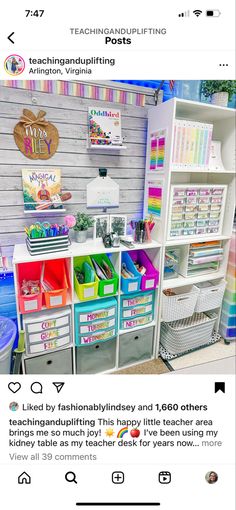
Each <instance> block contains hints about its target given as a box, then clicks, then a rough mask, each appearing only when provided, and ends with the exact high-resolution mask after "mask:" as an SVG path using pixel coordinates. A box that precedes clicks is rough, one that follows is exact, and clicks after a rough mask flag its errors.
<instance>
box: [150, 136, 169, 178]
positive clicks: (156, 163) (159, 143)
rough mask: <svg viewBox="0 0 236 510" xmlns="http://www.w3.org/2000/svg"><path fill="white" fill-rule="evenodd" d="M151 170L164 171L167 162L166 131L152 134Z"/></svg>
mask: <svg viewBox="0 0 236 510" xmlns="http://www.w3.org/2000/svg"><path fill="white" fill-rule="evenodd" d="M150 139H151V151H150V170H163V169H164V162H165V144H166V129H159V130H158V131H156V132H155V133H152V134H151V137H150Z"/></svg>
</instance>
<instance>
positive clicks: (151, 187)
mask: <svg viewBox="0 0 236 510" xmlns="http://www.w3.org/2000/svg"><path fill="white" fill-rule="evenodd" d="M161 207H162V183H161V182H159V181H149V182H148V214H152V215H155V216H158V217H159V218H160V216H161Z"/></svg>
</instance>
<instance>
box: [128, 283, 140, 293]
mask: <svg viewBox="0 0 236 510" xmlns="http://www.w3.org/2000/svg"><path fill="white" fill-rule="evenodd" d="M135 290H138V282H131V283H129V285H128V291H129V292H134V291H135Z"/></svg>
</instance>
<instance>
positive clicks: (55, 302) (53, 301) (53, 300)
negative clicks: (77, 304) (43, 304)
mask: <svg viewBox="0 0 236 510" xmlns="http://www.w3.org/2000/svg"><path fill="white" fill-rule="evenodd" d="M60 305H62V296H50V306H60Z"/></svg>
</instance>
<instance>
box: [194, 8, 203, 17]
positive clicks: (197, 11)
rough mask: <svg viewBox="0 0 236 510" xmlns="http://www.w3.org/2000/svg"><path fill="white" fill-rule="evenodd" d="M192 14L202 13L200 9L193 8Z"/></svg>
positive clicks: (198, 14)
mask: <svg viewBox="0 0 236 510" xmlns="http://www.w3.org/2000/svg"><path fill="white" fill-rule="evenodd" d="M193 14H195V16H197V17H198V16H200V14H202V11H200V9H195V11H193Z"/></svg>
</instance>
